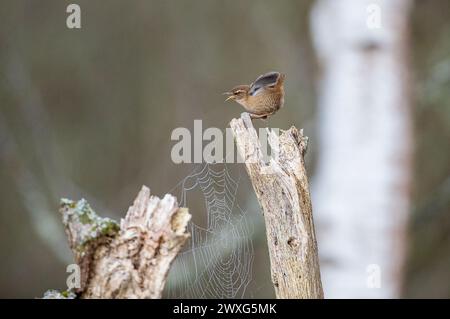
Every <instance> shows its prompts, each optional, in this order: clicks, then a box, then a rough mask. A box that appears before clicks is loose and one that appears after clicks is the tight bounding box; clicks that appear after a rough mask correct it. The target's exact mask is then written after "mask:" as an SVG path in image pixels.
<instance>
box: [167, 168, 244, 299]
mask: <svg viewBox="0 0 450 319" xmlns="http://www.w3.org/2000/svg"><path fill="white" fill-rule="evenodd" d="M232 175H233V174H232V173H231V170H230V168H229V167H228V166H227V165H226V164H202V165H200V166H198V169H196V170H194V172H192V173H191V174H189V175H188V176H187V177H186V178H184V179H183V182H182V183H181V185H180V195H181V196H180V197H179V198H180V206H184V207H190V205H189V203H190V202H194V201H196V200H197V201H198V200H201V201H203V202H204V209H203V211H192V210H191V213H192V214H193V215H195V217H197V219H198V217H200V219H203V220H202V221H199V220H196V221H192V222H191V223H190V225H189V231H190V233H191V238H190V239H189V240H188V242H187V243H186V245H185V247H184V249H183V251H182V252H181V253H180V254H179V255H178V256H177V258H176V259H175V261H174V263H173V265H172V268H171V271H170V274H169V278H168V283H167V286H166V287H167V290H166V294H167V297H169V298H242V297H243V296H244V293H245V290H246V288H247V286H248V284H249V283H250V281H251V279H252V266H253V244H252V235H253V228H252V224H251V223H250V222H249V220H248V215H247V212H246V211H245V210H244V209H242V208H241V206H240V205H239V203H237V200H236V195H237V192H238V186H239V180H240V179H239V178H236V177H233V176H232ZM196 191H197V196H196V197H201V198H195V196H194V195H195V193H196ZM198 193H199V194H198ZM192 197H194V198H192Z"/></svg>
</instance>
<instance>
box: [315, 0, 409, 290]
mask: <svg viewBox="0 0 450 319" xmlns="http://www.w3.org/2000/svg"><path fill="white" fill-rule="evenodd" d="M411 3H412V1H410V0H379V1H375V0H373V1H367V0H339V1H336V0H318V1H317V2H316V4H315V7H314V8H313V11H312V15H311V27H312V37H313V41H314V44H315V47H316V51H317V54H318V57H319V64H320V68H321V71H322V74H321V81H320V86H319V106H318V112H319V125H318V127H319V135H320V136H319V161H318V167H317V175H316V176H315V179H314V180H313V184H312V186H313V192H312V193H313V202H314V205H315V214H316V217H317V221H318V241H319V245H320V253H321V260H322V261H324V262H323V264H322V265H321V269H322V278H323V285H324V291H325V293H326V295H327V296H328V297H330V298H344V297H358V298H391V297H399V293H400V287H401V268H402V263H403V258H404V254H405V228H406V224H407V217H408V216H407V215H408V212H409V209H410V194H409V193H410V178H411V153H412V152H411V149H412V127H411V125H412V123H411V105H410V104H411V96H410V92H409V89H410V88H409V72H408V71H409V65H408V25H407V22H408V15H409V12H410V8H411Z"/></svg>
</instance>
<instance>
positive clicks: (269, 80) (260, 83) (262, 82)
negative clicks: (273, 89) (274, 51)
mask: <svg viewBox="0 0 450 319" xmlns="http://www.w3.org/2000/svg"><path fill="white" fill-rule="evenodd" d="M279 77H280V73H278V72H269V73H266V74H263V75H260V76H259V77H258V78H257V79H256V80H255V82H253V83H252V84H251V85H250V95H256V94H257V93H258V92H259V90H260V89H261V88H263V87H265V86H270V85H275V84H276V83H277V81H278V79H279Z"/></svg>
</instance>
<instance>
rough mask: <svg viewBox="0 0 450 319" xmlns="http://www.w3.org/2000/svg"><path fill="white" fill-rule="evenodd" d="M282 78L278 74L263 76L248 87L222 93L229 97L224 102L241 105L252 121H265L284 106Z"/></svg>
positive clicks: (270, 73) (272, 73)
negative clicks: (259, 119) (230, 101)
mask: <svg viewBox="0 0 450 319" xmlns="http://www.w3.org/2000/svg"><path fill="white" fill-rule="evenodd" d="M284 78H285V76H284V74H282V73H279V72H269V73H266V74H263V75H261V76H260V77H258V78H257V79H256V80H255V81H254V82H253V83H252V84H250V85H239V86H236V87H234V88H233V89H231V91H229V92H226V93H224V94H227V95H229V96H228V98H227V99H226V101H228V100H234V101H236V102H237V103H239V104H241V105H242V106H243V107H244V108H245V110H246V111H247V112H248V113H250V117H251V118H252V119H256V118H261V119H265V118H267V117H268V116H270V115H272V114H274V113H275V112H277V111H278V110H279V109H280V108H281V107H282V106H283V104H284V86H283V85H284Z"/></svg>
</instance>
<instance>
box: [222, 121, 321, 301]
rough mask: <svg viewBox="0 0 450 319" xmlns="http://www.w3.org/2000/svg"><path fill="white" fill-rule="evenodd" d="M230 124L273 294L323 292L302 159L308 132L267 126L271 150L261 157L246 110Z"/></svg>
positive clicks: (288, 295) (312, 294)
mask: <svg viewBox="0 0 450 319" xmlns="http://www.w3.org/2000/svg"><path fill="white" fill-rule="evenodd" d="M230 126H231V130H232V132H233V134H234V137H235V140H236V145H237V148H238V151H239V154H240V156H241V157H242V159H243V160H244V161H245V165H246V168H247V172H248V174H249V176H250V180H251V182H252V184H253V187H254V190H255V193H256V196H257V198H258V201H259V203H260V205H261V207H262V211H263V214H264V218H265V224H266V233H267V242H268V247H269V254H270V262H271V274H272V282H273V284H274V287H275V293H276V296H277V298H323V290H322V283H321V279H320V269H319V259H318V251H317V243H316V236H315V231H314V223H313V216H312V208H311V198H310V193H309V184H308V178H307V175H306V170H305V163H304V159H303V155H304V154H305V151H306V146H307V138H306V137H304V136H303V133H302V131H298V130H297V129H296V128H295V127H291V128H290V129H289V130H287V131H285V132H282V134H281V135H279V136H278V135H277V134H276V133H275V132H274V131H268V142H269V145H270V147H271V149H272V154H273V155H274V156H273V157H272V158H270V161H268V162H266V161H265V160H264V158H263V153H262V146H261V144H260V141H259V139H258V135H257V133H256V130H255V129H254V127H253V125H252V121H251V119H250V117H249V115H248V114H247V113H243V114H242V116H241V118H239V119H233V120H232V121H231V123H230Z"/></svg>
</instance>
